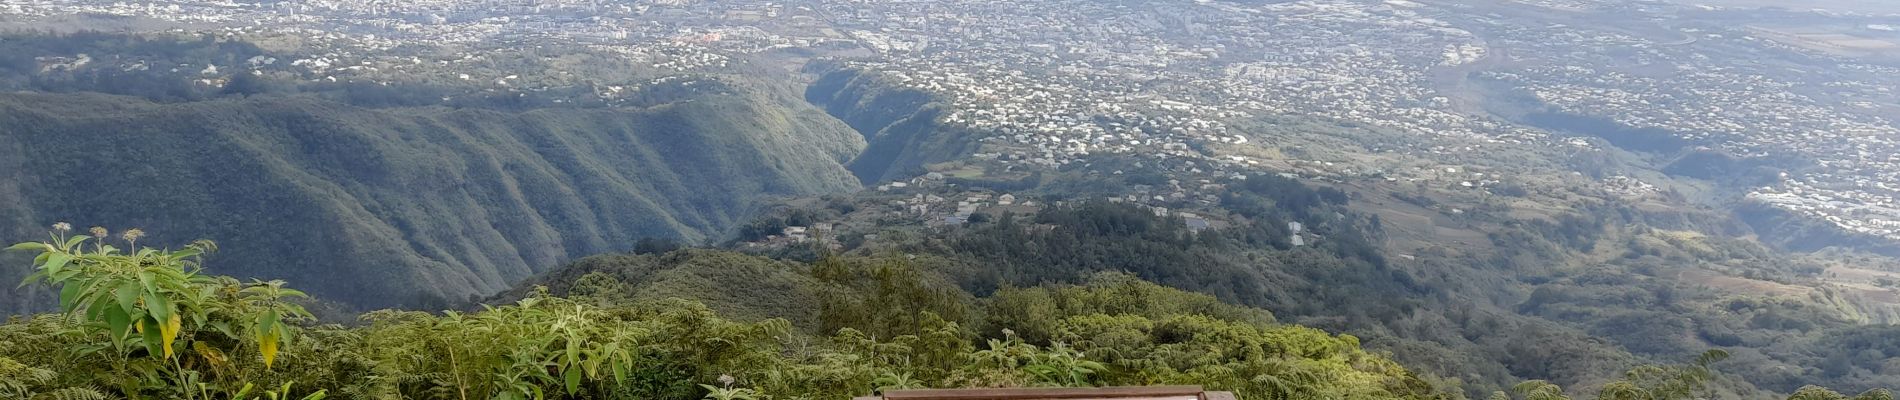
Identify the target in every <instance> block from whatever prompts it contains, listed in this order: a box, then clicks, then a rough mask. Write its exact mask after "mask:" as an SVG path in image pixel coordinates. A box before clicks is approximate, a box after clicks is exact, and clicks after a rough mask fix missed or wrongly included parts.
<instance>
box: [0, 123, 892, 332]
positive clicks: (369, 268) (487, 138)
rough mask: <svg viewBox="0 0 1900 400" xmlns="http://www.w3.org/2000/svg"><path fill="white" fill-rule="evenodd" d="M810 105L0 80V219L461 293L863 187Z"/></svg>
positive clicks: (385, 299)
mask: <svg viewBox="0 0 1900 400" xmlns="http://www.w3.org/2000/svg"><path fill="white" fill-rule="evenodd" d="M801 107H804V106H803V104H802V103H799V102H798V101H797V100H796V99H795V98H792V97H791V96H781V95H777V94H776V93H774V92H773V91H772V90H769V89H756V90H755V89H738V90H733V91H731V92H730V93H718V94H703V95H698V96H696V97H689V98H684V99H679V100H676V101H673V102H670V103H667V104H663V105H658V106H654V107H649V108H644V109H538V110H531V111H519V112H516V111H495V110H480V109H448V108H435V107H430V108H384V109H367V108H360V107H355V106H351V105H346V104H341V103H336V102H331V101H326V100H319V99H316V98H311V97H302V96H291V97H251V98H226V99H221V100H210V101H200V102H188V103H172V104H159V103H153V102H149V101H145V100H139V99H134V98H128V97H118V96H109V95H100V94H27V93H18V94H6V95H0V163H4V164H5V165H0V185H4V186H0V237H5V238H10V239H8V240H14V241H17V240H22V239H27V238H30V237H34V236H33V235H31V233H32V232H34V231H37V230H39V229H40V226H41V225H43V221H54V220H64V221H74V222H75V223H79V224H91V223H100V224H110V226H108V228H111V229H113V230H115V231H116V230H121V229H124V228H129V227H139V228H144V229H146V230H149V231H153V232H161V233H160V234H159V235H157V236H156V237H154V238H151V239H148V240H149V241H148V242H147V243H153V244H182V243H184V242H186V241H189V240H194V239H199V238H209V239H213V240H221V241H227V242H230V243H232V245H230V246H227V247H226V248H224V249H223V255H222V256H220V257H218V259H217V260H215V261H213V262H212V263H211V264H210V265H209V268H210V269H211V270H213V271H216V272H218V273H221V274H230V275H236V276H240V277H265V278H285V279H292V280H295V281H298V282H302V286H303V287H305V288H307V289H309V290H311V291H312V293H314V294H317V295H319V296H321V297H324V298H327V299H332V300H340V301H345V302H349V303H353V304H356V305H360V306H371V307H375V306H390V305H396V304H423V303H430V302H433V303H438V304H439V303H441V302H442V301H444V300H449V301H456V302H459V301H461V300H463V299H465V298H467V297H469V296H472V295H477V294H486V293H491V292H493V291H496V290H500V289H502V288H505V287H507V286H508V285H509V284H511V283H513V282H516V281H519V280H521V279H523V278H526V277H528V276H531V275H533V274H535V273H536V272H538V271H540V270H541V269H542V268H547V267H551V266H554V265H558V264H559V263H561V262H564V261H565V260H567V259H570V258H574V257H579V256H584V255H589V254H595V253H600V252H606V251H613V250H619V249H629V248H631V247H632V245H633V243H634V240H635V239H638V238H642V237H677V238H682V239H685V240H688V241H695V240H701V239H705V238H708V237H713V236H718V235H720V230H722V229H725V228H726V227H728V226H730V225H733V224H734V223H735V222H736V221H741V220H743V219H746V218H747V216H748V215H749V212H750V211H751V210H750V207H753V206H754V204H755V202H756V201H757V200H759V199H761V198H762V197H765V196H775V195H804V194H814V193H823V192H835V191H844V190H851V189H855V188H856V187H857V185H858V184H857V182H856V179H854V178H853V177H852V176H851V174H850V173H849V172H848V171H846V170H845V169H844V168H843V167H842V165H841V164H842V163H843V162H845V161H846V160H848V159H849V158H850V157H852V156H854V155H855V154H856V153H857V151H858V150H859V149H860V148H861V147H862V146H863V140H862V139H861V137H860V136H858V134H856V133H855V132H852V131H851V130H850V129H849V128H848V127H846V126H844V125H843V124H841V123H838V122H837V121H835V120H831V119H828V118H824V117H823V115H822V114H818V113H815V112H810V111H805V109H801ZM814 115H815V116H814ZM8 271H10V272H8V273H6V274H4V275H6V276H12V277H17V276H19V275H20V271H19V269H18V268H17V264H9V267H8ZM14 279H15V278H5V279H3V280H7V281H13V280H14ZM26 296H30V293H21V294H18V295H15V296H13V297H15V298H14V299H6V301H11V302H19V301H20V299H18V298H20V297H26ZM0 305H5V304H4V302H0Z"/></svg>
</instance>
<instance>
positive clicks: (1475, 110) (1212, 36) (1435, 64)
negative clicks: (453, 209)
mask: <svg viewBox="0 0 1900 400" xmlns="http://www.w3.org/2000/svg"><path fill="white" fill-rule="evenodd" d="M1487 7H1489V6H1484V7H1480V6H1475V5H1469V4H1462V3H1458V2H1439V1H1422V0H1301V1H1290V2H1231V1H1217V0H1169V1H1149V2H1101V1H1090V0H1048V1H992V0H942V1H916V0H727V1H717V2H713V1H701V0H637V1H608V0H421V1H407V0H404V1H397V0H284V1H273V2H234V1H230V0H146V1H123V0H110V1H107V0H40V1H32V2H11V3H7V4H0V15H4V16H5V17H6V19H7V20H8V21H32V20H33V19H35V18H48V20H53V19H57V18H64V17H70V16H74V15H110V16H123V17H134V18H136V19H140V20H148V21H160V22H166V23H170V24H172V25H171V26H174V27H179V28H187V27H188V28H189V29H198V30H204V29H210V30H212V31H214V32H216V33H218V34H220V35H229V36H234V37H244V38H247V39H260V40H266V41H272V42H273V43H276V44H277V45H278V46H277V47H291V48H296V49H298V50H296V53H297V54H299V56H296V57H294V58H292V57H286V58H285V59H282V60H277V62H274V63H263V62H259V63H250V64H244V63H240V64H239V65H205V66H165V67H170V68H175V69H179V70H180V71H182V72H180V73H188V74H203V72H201V71H226V72H229V71H243V70H244V69H251V70H256V71H271V72H280V73H288V74H294V75H296V76H297V77H298V78H300V79H306V80H309V81H313V82H325V81H328V82H370V83H381V84H391V83H394V82H395V81H396V80H397V79H398V77H406V78H408V79H414V77H426V78H427V79H436V80H445V81H457V82H465V83H467V84H469V85H479V86H485V87H487V88H488V89H486V90H492V91H516V92H523V93H528V92H549V91H559V90H561V89H563V88H569V89H571V88H586V90H579V91H578V92H581V93H583V95H586V96H593V97H595V98H594V99H589V100H609V103H610V104H611V103H612V101H613V100H614V99H628V98H637V97H639V95H640V94H641V93H643V90H645V89H646V88H650V87H654V86H656V85H688V84H695V83H700V82H702V81H699V80H696V79H692V78H677V77H678V76H686V75H693V74H696V73H709V72H721V71H723V72H732V71H731V69H732V64H733V63H735V62H737V61H736V60H738V59H740V58H748V57H751V56H755V55H761V54H782V53H793V54H805V53H804V52H812V51H817V53H822V54H823V55H834V56H835V55H848V56H850V57H846V58H847V59H848V62H849V64H851V65H852V66H855V67H858V68H861V69H865V70H869V71H873V72H874V73H878V74H881V75H883V76H884V77H886V78H888V79H890V80H891V81H893V82H896V83H897V84H898V85H901V86H903V87H907V88H912V89H917V90H921V91H925V92H928V93H931V94H933V95H935V96H937V97H938V99H939V100H941V101H942V102H943V103H944V104H946V105H947V107H946V112H945V113H943V114H942V115H941V116H940V117H939V118H940V119H941V120H940V122H942V123H944V124H948V125H952V126H956V127H959V128H967V129H963V131H967V132H974V134H977V135H980V136H981V139H980V140H981V143H982V144H983V146H982V149H980V150H979V151H978V153H977V154H976V159H977V160H979V161H982V162H990V163H1000V164H1003V165H1005V166H1006V168H1004V169H1003V170H1005V171H1021V170H1024V169H1048V168H1068V167H1071V166H1074V165H1076V164H1077V163H1089V162H1091V161H1090V160H1091V159H1092V158H1091V156H1097V155H1113V156H1126V157H1134V158H1139V159H1142V160H1143V162H1145V163H1147V166H1146V167H1145V168H1148V169H1153V170H1157V171H1161V172H1164V173H1167V174H1170V176H1173V177H1177V178H1181V179H1189V180H1194V179H1203V178H1211V179H1214V180H1215V181H1221V180H1225V179H1233V177H1236V176H1245V175H1247V174H1251V173H1256V172H1258V171H1259V170H1261V169H1265V168H1276V167H1279V168H1286V167H1291V168H1295V169H1300V170H1301V172H1300V173H1301V174H1302V175H1307V172H1306V170H1311V171H1312V172H1313V175H1321V176H1335V177H1337V176H1362V177H1363V176H1372V177H1379V178H1383V179H1387V180H1399V179H1405V180H1410V181H1420V180H1436V181H1440V183H1443V184H1444V186H1447V187H1451V188H1453V189H1457V188H1467V187H1468V188H1473V189H1474V190H1475V189H1487V188H1490V187H1493V186H1495V184H1497V183H1499V182H1501V180H1499V179H1500V177H1498V176H1482V177H1481V176H1454V175H1465V174H1444V173H1440V172H1437V171H1438V170H1439V169H1440V168H1441V167H1440V165H1442V164H1450V165H1453V166H1460V167H1462V166H1463V165H1458V163H1457V162H1456V161H1455V160H1468V159H1470V158H1471V157H1472V155H1473V154H1481V153H1485V152H1487V151H1492V149H1498V148H1525V147H1538V146H1542V147H1541V148H1546V149H1558V150H1553V151H1555V152H1557V153H1563V152H1572V153H1574V151H1572V149H1581V148H1585V147H1589V146H1591V144H1589V143H1579V142H1577V141H1576V140H1574V139H1569V138H1563V137H1557V136H1553V135H1551V134H1550V132H1551V131H1561V130H1565V129H1563V127H1551V126H1530V125H1526V124H1523V123H1517V122H1510V121H1506V120H1504V119H1502V118H1500V117H1498V116H1497V115H1500V114H1494V113H1492V112H1488V111H1487V105H1495V103H1499V102H1510V101H1513V100H1511V99H1513V98H1515V97H1514V96H1513V95H1521V97H1523V98H1524V100H1523V101H1524V102H1527V103H1532V104H1506V105H1505V106H1506V107H1505V108H1516V109H1528V110H1533V111H1535V112H1548V113H1555V114H1563V115H1569V116H1576V117H1582V118H1590V119H1596V120H1603V121H1608V122H1609V123H1610V124H1613V125H1615V126H1618V127H1622V129H1625V130H1628V131H1632V132H1635V133H1636V134H1640V135H1660V136H1668V137H1669V139H1670V140H1669V141H1673V142H1680V143H1683V144H1684V145H1685V146H1706V147H1709V148H1712V149H1717V150H1719V151H1722V152H1725V153H1727V154H1730V155H1733V156H1735V157H1738V158H1742V159H1760V160H1775V161H1776V162H1777V163H1780V164H1778V165H1796V166H1794V167H1789V168H1787V169H1788V170H1789V173H1788V174H1787V175H1786V176H1785V177H1784V178H1783V179H1781V180H1780V182H1779V183H1776V184H1773V185H1770V186H1767V187H1763V188H1760V189H1758V190H1756V191H1755V194H1754V196H1752V197H1751V198H1753V199H1756V200H1757V201H1761V202H1765V203H1767V204H1771V205H1774V206H1777V207H1782V208H1784V209H1788V210H1790V211H1794V212H1798V213H1802V214H1806V215H1810V216H1813V217H1815V218H1818V219H1822V220H1827V221H1834V222H1835V223H1836V224H1837V225H1839V226H1841V227H1843V228H1847V229H1850V230H1854V231H1858V232H1863V233H1869V234H1874V235H1884V236H1889V237H1894V238H1897V239H1900V227H1896V224H1900V212H1895V211H1894V210H1896V209H1900V203H1897V200H1896V199H1900V189H1896V188H1895V186H1896V185H1900V184H1896V183H1895V182H1900V126H1897V125H1896V123H1895V121H1890V120H1888V119H1886V118H1883V117H1882V116H1881V115H1882V113H1883V112H1890V111H1891V110H1893V109H1895V108H1896V107H1900V106H1894V104H1900V93H1896V92H1895V91H1894V90H1893V89H1892V88H1893V87H1895V86H1896V85H1895V83H1896V82H1895V80H1896V79H1900V69H1896V68H1893V67H1889V66H1884V65H1880V64H1875V63H1867V62H1860V61H1856V60H1853V59H1847V58H1839V57H1833V56H1830V55H1827V54H1820V53H1817V52H1816V51H1814V50H1811V49H1807V48H1803V47H1801V46H1796V45H1791V44H1788V43H1783V42H1782V41H1777V40H1771V39H1769V38H1764V37H1759V36H1758V35H1756V34H1755V33H1756V31H1751V30H1750V28H1747V27H1741V26H1721V25H1715V24H1700V25H1695V24H1676V23H1672V22H1666V21H1665V22H1662V23H1657V24H1645V25H1646V26H1647V25H1655V26H1658V27H1660V28H1656V29H1649V28H1639V27H1635V26H1636V25H1635V24H1621V23H1618V22H1619V21H1590V20H1589V19H1590V18H1598V17H1591V16H1593V15H1610V16H1614V15H1643V16H1644V17H1645V18H1648V19H1647V20H1646V21H1645V22H1654V21H1663V20H1665V19H1667V18H1668V15H1670V14H1668V12H1667V10H1668V9H1669V8H1670V7H1684V6H1676V5H1670V4H1668V3H1663V2H1626V1H1605V0H1510V1H1506V2H1501V3H1500V4H1499V5H1497V6H1496V7H1495V8H1487ZM1539 10H1544V11H1548V13H1547V14H1539V13H1540V12H1544V11H1539ZM1659 10H1660V11H1659ZM1552 16H1554V17H1552ZM1601 18H1610V17H1601ZM1591 25H1594V26H1591ZM205 27H214V28H205ZM1604 27H1612V28H1604ZM778 49H802V50H801V52H779V53H771V52H772V51H773V50H778ZM814 54H815V53H814ZM1711 55H1714V56H1711ZM82 59H83V56H82V55H73V57H69V58H63V59H60V60H53V61H51V62H49V63H48V64H53V63H63V64H70V63H73V62H81V60H82ZM206 75H211V74H206ZM1474 76H1475V77H1476V78H1470V77H1474ZM205 81H206V82H208V84H218V82H219V81H217V80H215V79H212V78H209V77H207V78H206V80H205ZM1491 86H1502V87H1506V88H1507V90H1504V91H1496V90H1492V89H1478V87H1486V88H1488V87H1491ZM1293 117H1297V118H1301V119H1303V120H1307V121H1319V123H1322V124H1332V125H1333V126H1337V127H1347V128H1350V129H1361V130H1376V131H1378V132H1386V133H1391V134H1393V135H1394V136H1402V138H1400V139H1392V140H1381V141H1376V142H1373V141H1362V143H1360V144H1363V145H1365V146H1366V147H1367V148H1365V149H1357V150H1354V151H1360V150H1363V151H1364V152H1366V153H1371V154H1396V155H1402V156H1404V157H1412V158H1415V159H1417V160H1418V161H1417V162H1412V163H1410V164H1406V165H1398V164H1393V165H1370V164H1364V163H1356V162H1353V161H1352V160H1348V159H1347V158H1345V157H1335V158H1331V159H1310V160H1309V159H1291V160H1289V159H1286V158H1281V159H1274V160H1269V159H1266V158H1265V157H1264V156H1263V155H1262V154H1273V153H1270V152H1269V153H1263V152H1258V151H1234V150H1233V149H1273V150H1274V151H1277V150H1278V148H1280V147H1283V146H1284V145H1286V144H1287V143H1285V141H1284V139H1285V135H1280V134H1279V131H1273V130H1271V129H1265V130H1263V129H1262V128H1260V125H1261V124H1262V121H1267V120H1271V119H1273V118H1293ZM1520 122H1521V121H1520ZM1288 129H1297V128H1288ZM1567 133H1572V134H1574V133H1577V132H1567ZM1501 146H1503V147H1501ZM1509 146H1517V147H1509ZM1367 158H1372V157H1367ZM1788 160H1795V161H1792V162H1790V161H1788ZM1791 163H1792V164H1791ZM1803 163H1805V164H1806V166H1805V167H1799V166H1798V165H1799V164H1803ZM1101 172H1102V173H1122V172H1123V171H1119V170H1113V171H1109V170H1104V171H1101ZM1596 184H1599V185H1602V188H1603V189H1607V190H1610V191H1612V192H1628V193H1629V194H1637V193H1646V192H1650V191H1653V189H1654V188H1653V187H1646V186H1644V185H1647V184H1644V183H1641V182H1640V181H1629V180H1623V179H1609V180H1603V181H1600V182H1597V183H1596ZM895 185H896V184H892V185H891V186H887V187H885V189H886V190H890V189H892V188H893V187H895ZM898 189H902V188H898ZM1189 189H1191V190H1184V191H1182V192H1179V193H1174V192H1170V193H1153V194H1142V195H1141V197H1140V198H1139V199H1138V200H1140V201H1143V202H1152V201H1154V199H1155V198H1156V197H1160V198H1161V199H1162V200H1164V201H1187V202H1194V201H1206V199H1205V198H1204V196H1205V195H1204V194H1198V193H1194V190H1192V189H1194V188H1189ZM1177 194H1179V197H1181V199H1174V198H1172V197H1175V195H1177ZM914 200H919V202H920V203H929V204H911V205H908V206H907V207H917V206H920V205H921V206H924V209H925V210H927V212H926V214H929V215H931V216H933V217H938V220H939V221H940V222H945V223H948V222H952V221H956V220H958V218H968V216H969V215H970V214H969V213H962V212H959V211H961V210H963V209H966V208H969V207H968V206H969V204H962V205H958V204H949V203H948V202H950V201H951V200H960V202H962V203H980V204H989V205H993V204H995V203H994V202H995V200H993V199H992V200H981V201H971V200H969V199H967V198H963V199H954V198H947V199H945V200H943V201H944V202H943V203H939V202H929V201H927V200H928V199H927V198H925V199H914ZM1150 206H1156V207H1162V206H1164V205H1161V204H1150ZM977 207H982V206H981V205H979V206H977ZM940 213H941V214H942V215H938V214H940ZM787 236H788V237H789V235H787Z"/></svg>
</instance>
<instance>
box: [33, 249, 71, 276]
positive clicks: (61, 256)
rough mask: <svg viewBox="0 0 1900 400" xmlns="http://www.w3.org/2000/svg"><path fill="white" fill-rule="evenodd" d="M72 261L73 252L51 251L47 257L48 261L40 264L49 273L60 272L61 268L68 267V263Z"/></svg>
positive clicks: (41, 268)
mask: <svg viewBox="0 0 1900 400" xmlns="http://www.w3.org/2000/svg"><path fill="white" fill-rule="evenodd" d="M72 261H73V256H72V255H71V254H66V253H49V255H48V256H47V257H46V263H45V264H41V265H40V270H43V271H46V273H48V274H54V273H58V272H59V269H60V268H64V267H66V263H69V262H72Z"/></svg>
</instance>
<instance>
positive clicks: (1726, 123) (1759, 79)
mask: <svg viewBox="0 0 1900 400" xmlns="http://www.w3.org/2000/svg"><path fill="white" fill-rule="evenodd" d="M1491 22H1492V23H1494V24H1496V25H1495V26H1497V27H1498V29H1500V30H1501V31H1505V32H1508V34H1507V35H1500V36H1504V37H1517V38H1523V39H1521V40H1519V41H1513V42H1511V43H1508V44H1507V45H1509V46H1512V48H1513V50H1518V49H1525V50H1528V51H1525V53H1527V54H1530V55H1535V56H1537V57H1540V58H1542V59H1543V60H1542V62H1538V63H1525V64H1524V65H1522V66H1517V67H1513V68H1505V69H1500V70H1494V71H1487V72H1484V73H1482V74H1483V75H1484V78H1485V79H1492V80H1496V81H1498V82H1503V83H1507V84H1509V85H1511V86H1513V87H1515V88H1516V89H1517V90H1521V91H1523V92H1524V93H1528V94H1529V95H1530V96H1532V97H1533V98H1534V99H1535V102H1536V103H1537V106H1539V107H1541V108H1543V109H1545V110H1547V111H1548V112H1551V113H1556V114H1562V115H1565V116H1572V117H1583V118H1586V119H1590V120H1596V121H1607V122H1610V123H1611V124H1609V125H1607V126H1598V125H1599V124H1558V125H1556V126H1550V128H1552V129H1559V130H1564V129H1569V130H1578V131H1603V130H1618V131H1622V133H1621V134H1622V135H1625V136H1626V137H1625V140H1630V141H1632V142H1636V143H1639V144H1638V145H1637V147H1638V148H1639V149H1640V147H1643V146H1653V147H1658V148H1652V149H1642V150H1657V151H1665V152H1667V151H1674V150H1675V149H1676V148H1707V149H1711V150H1715V151H1719V152H1721V153H1723V154H1726V155H1728V156H1731V157H1734V158H1737V159H1740V160H1743V162H1744V163H1758V164H1762V165H1768V166H1772V167H1775V168H1780V169H1782V170H1783V171H1785V172H1783V173H1782V175H1781V178H1780V179H1779V182H1778V183H1775V184H1773V185H1768V186H1764V187H1761V188H1757V189H1756V190H1754V191H1753V192H1752V194H1751V195H1750V196H1749V199H1751V200H1754V201H1759V202H1762V203H1764V204H1768V205H1771V206H1775V207H1779V208H1782V209H1784V210H1787V211H1790V212H1794V213H1798V214H1802V215H1806V216H1809V217H1813V218H1815V219H1819V220H1824V221H1828V222H1831V223H1834V224H1835V225H1837V226H1839V227H1841V228H1844V229H1846V230H1849V231H1852V232H1858V233H1863V234H1869V235H1875V236H1884V237H1888V238H1894V239H1900V121H1895V120H1893V119H1890V118H1887V117H1885V116H1883V114H1884V115H1891V114H1890V113H1883V112H1882V106H1880V105H1879V104H1889V105H1891V104H1894V103H1895V102H1896V101H1897V100H1900V92H1895V91H1894V89H1893V87H1895V85H1896V84H1900V69H1895V68H1893V67H1889V66H1884V65H1879V64H1872V63H1867V62H1865V61H1862V60H1854V59H1846V58H1835V57H1830V56H1829V55H1826V54H1818V53H1814V52H1812V51H1806V50H1802V49H1798V48H1796V47H1793V46H1789V45H1786V44H1783V43H1780V42H1775V41H1771V40H1768V39H1764V38H1760V37H1756V36H1754V35H1752V32H1751V31H1748V30H1745V29H1741V28H1736V29H1727V30H1725V29H1719V28H1715V27H1703V28H1682V29H1680V31H1679V32H1674V33H1670V34H1669V35H1663V34H1657V35H1656V37H1649V38H1645V37H1638V36H1634V35H1631V34H1625V33H1619V32H1607V31H1585V30H1577V29H1566V28H1562V27H1550V26H1539V25H1528V24H1525V25H1513V24H1509V23H1507V22H1505V21H1491ZM1670 35H1675V36H1670ZM1531 38H1534V39H1531ZM1690 44H1693V46H1690ZM1710 49H1724V50H1726V51H1736V52H1743V53H1746V54H1747V55H1748V56H1750V57H1755V60H1754V61H1758V62H1741V63H1738V62H1735V60H1734V59H1727V58H1718V57H1709V56H1708V55H1709V54H1710V53H1711V50H1710ZM1611 55H1614V56H1611ZM1579 133H1589V132H1579ZM1733 172H1741V171H1733Z"/></svg>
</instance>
